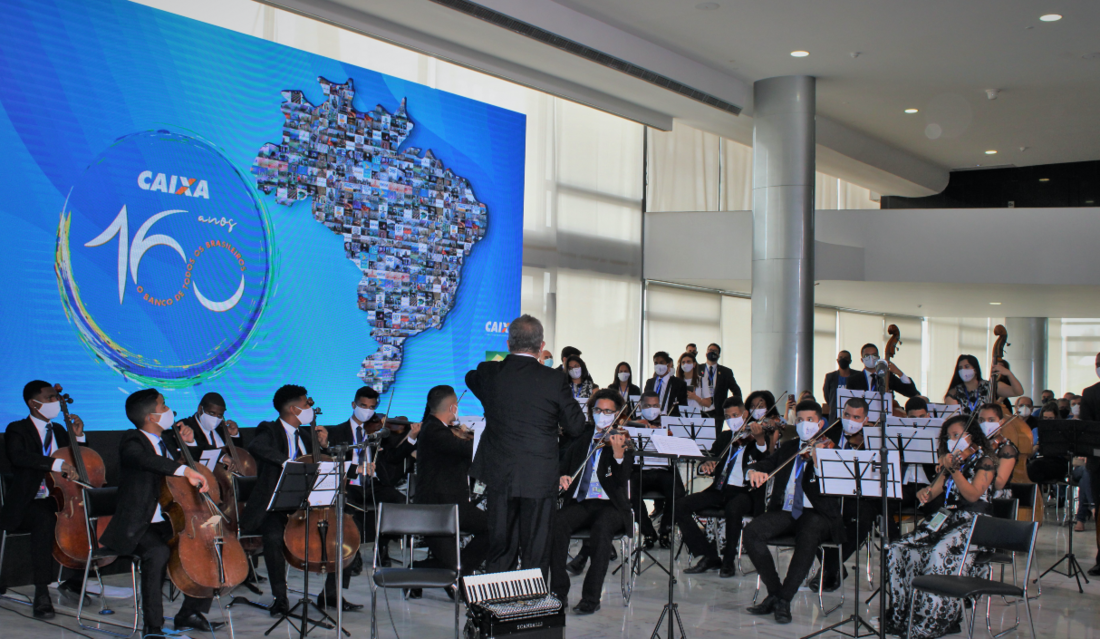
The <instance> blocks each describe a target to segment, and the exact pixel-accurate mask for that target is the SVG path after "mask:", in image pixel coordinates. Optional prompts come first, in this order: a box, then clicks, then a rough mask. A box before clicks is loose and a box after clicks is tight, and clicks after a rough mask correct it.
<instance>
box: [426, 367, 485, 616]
mask: <svg viewBox="0 0 1100 639" xmlns="http://www.w3.org/2000/svg"><path fill="white" fill-rule="evenodd" d="M416 449H417V451H416V459H417V463H416V503H418V504H458V521H459V526H460V527H461V529H462V532H463V533H464V534H472V535H473V539H471V540H470V541H469V542H468V543H467V544H466V546H465V547H464V548H463V549H462V574H463V575H469V574H472V573H473V572H474V570H477V569H478V568H480V567H481V564H482V563H483V562H484V561H485V556H486V555H487V554H488V552H489V534H488V531H489V521H488V518H487V517H486V514H485V511H484V510H481V509H480V508H477V507H476V506H474V505H473V504H471V503H470V463H471V462H473V459H474V432H473V431H472V430H470V429H468V428H466V427H465V426H463V425H462V424H459V423H458V397H457V396H456V395H455V391H454V389H453V388H451V387H450V386H436V387H435V388H433V389H431V390H430V391H428V404H427V406H426V407H425V410H424V420H423V422H421V426H420V438H419V439H418V440H417V443H416ZM424 543H425V545H427V547H428V549H429V550H431V552H432V556H433V557H434V558H435V560H436V561H437V562H438V563H439V564H442V565H443V566H445V567H447V568H451V569H454V568H456V567H457V566H458V557H456V556H455V544H454V539H453V538H450V537H425V538H424ZM447 594H448V595H449V596H451V597H452V598H453V597H454V595H455V593H454V592H453V591H452V590H451V589H450V588H448V589H447Z"/></svg>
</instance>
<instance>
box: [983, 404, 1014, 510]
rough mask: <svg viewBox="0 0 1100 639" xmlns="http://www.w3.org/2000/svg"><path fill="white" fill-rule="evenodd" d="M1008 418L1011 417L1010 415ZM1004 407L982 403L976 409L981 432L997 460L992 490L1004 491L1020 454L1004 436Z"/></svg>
mask: <svg viewBox="0 0 1100 639" xmlns="http://www.w3.org/2000/svg"><path fill="white" fill-rule="evenodd" d="M1008 419H1012V416H1011V415H1010V416H1009V417H1008ZM1005 421H1006V419H1005V413H1004V409H1003V408H1001V405H1000V404H983V405H982V407H981V408H980V409H979V410H978V423H979V424H980V425H981V428H982V434H983V435H985V438H986V439H987V440H988V441H989V445H990V450H991V451H992V453H993V455H992V456H993V460H994V461H996V462H997V471H996V474H995V475H994V477H993V492H994V493H995V494H996V493H999V492H1000V491H1004V490H1005V489H1006V487H1007V486H1008V484H1009V483H1010V482H1011V481H1012V471H1013V470H1014V469H1015V468H1016V460H1017V458H1019V456H1020V452H1019V449H1017V448H1016V445H1015V444H1013V443H1012V442H1011V441H1009V440H1008V438H1007V437H1005V433H1004V424H1005Z"/></svg>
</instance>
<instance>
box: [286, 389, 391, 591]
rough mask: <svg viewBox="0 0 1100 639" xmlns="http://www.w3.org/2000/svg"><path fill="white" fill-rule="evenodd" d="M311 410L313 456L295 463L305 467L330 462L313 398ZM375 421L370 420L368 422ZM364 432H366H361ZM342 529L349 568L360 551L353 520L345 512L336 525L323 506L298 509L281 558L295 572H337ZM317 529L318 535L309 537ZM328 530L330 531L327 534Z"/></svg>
mask: <svg viewBox="0 0 1100 639" xmlns="http://www.w3.org/2000/svg"><path fill="white" fill-rule="evenodd" d="M308 402H309V405H310V406H311V407H313V421H311V422H310V423H309V437H310V444H311V445H312V448H311V450H312V451H313V454H311V455H302V456H301V457H299V458H298V459H296V460H295V461H297V462H302V463H306V464H311V463H318V462H323V461H332V457H330V456H328V455H324V454H322V453H321V444H320V442H319V441H318V439H317V416H318V415H320V414H321V412H322V411H321V408H320V407H318V406H315V405H314V403H313V398H312V397H311V398H309V399H308ZM385 419H386V418H385V416H384V415H383V416H382V417H381V418H379V420H378V425H377V426H376V427H375V428H374V429H373V430H372V431H369V432H378V430H379V429H381V428H382V426H383V423H384V421H385ZM373 421H374V420H373V419H372V420H371V422H373ZM364 430H366V429H364ZM337 525H342V526H343V527H344V547H343V548H342V549H341V561H342V562H343V566H344V568H347V567H348V566H349V565H351V561H352V559H354V558H355V553H357V552H359V529H358V528H357V527H356V526H355V519H353V518H352V516H351V515H349V514H347V513H344V519H343V521H342V522H339V524H338V523H337V521H336V508H335V507H334V506H324V507H321V508H311V509H309V511H308V518H307V511H306V510H299V511H297V512H295V513H294V514H293V515H291V516H290V518H289V519H288V520H287V523H286V529H285V530H284V531H283V556H284V557H285V558H286V560H287V563H289V564H290V565H291V566H293V567H295V568H297V569H298V570H309V571H310V572H314V573H321V574H328V573H329V572H335V571H336V526H337ZM311 530H316V531H317V534H315V535H314V534H310V531H311ZM330 531H331V532H330ZM306 544H309V563H308V565H307V564H306Z"/></svg>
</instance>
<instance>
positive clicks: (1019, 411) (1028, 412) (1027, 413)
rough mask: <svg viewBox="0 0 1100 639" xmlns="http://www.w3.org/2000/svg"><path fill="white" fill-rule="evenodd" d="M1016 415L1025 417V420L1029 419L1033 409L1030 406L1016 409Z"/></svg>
mask: <svg viewBox="0 0 1100 639" xmlns="http://www.w3.org/2000/svg"><path fill="white" fill-rule="evenodd" d="M1016 414H1017V415H1019V416H1020V417H1023V418H1024V419H1027V418H1028V417H1031V407H1030V406H1021V407H1019V408H1017V409H1016Z"/></svg>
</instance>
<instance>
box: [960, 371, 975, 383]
mask: <svg viewBox="0 0 1100 639" xmlns="http://www.w3.org/2000/svg"><path fill="white" fill-rule="evenodd" d="M959 379H961V380H962V381H963V382H969V381H970V380H972V379H974V369H973V368H960V369H959Z"/></svg>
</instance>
